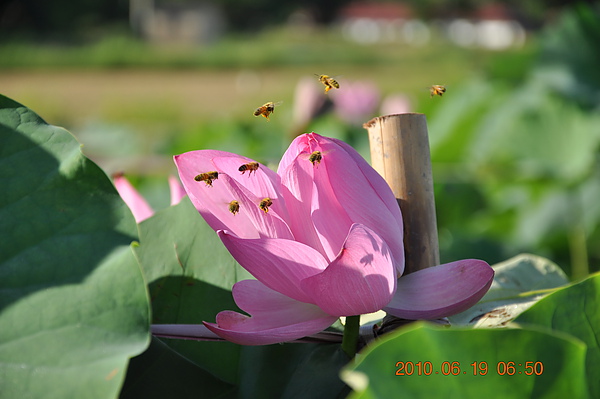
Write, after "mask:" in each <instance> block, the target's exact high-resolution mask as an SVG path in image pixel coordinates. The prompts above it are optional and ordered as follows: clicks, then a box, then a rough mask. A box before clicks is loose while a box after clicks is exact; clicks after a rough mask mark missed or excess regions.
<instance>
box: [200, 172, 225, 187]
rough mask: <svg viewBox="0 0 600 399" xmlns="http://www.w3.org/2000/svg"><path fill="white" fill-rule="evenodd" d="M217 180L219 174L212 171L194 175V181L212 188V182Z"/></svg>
mask: <svg viewBox="0 0 600 399" xmlns="http://www.w3.org/2000/svg"><path fill="white" fill-rule="evenodd" d="M218 178H219V172H216V171H213V172H206V173H200V174H199V175H196V177H194V180H196V181H203V182H205V183H206V185H207V186H210V187H212V182H213V180H217V179H218Z"/></svg>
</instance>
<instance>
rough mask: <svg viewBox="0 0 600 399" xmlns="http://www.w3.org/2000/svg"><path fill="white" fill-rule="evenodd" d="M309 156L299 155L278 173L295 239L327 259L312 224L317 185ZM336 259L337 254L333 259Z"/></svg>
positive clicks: (305, 154)
mask: <svg viewBox="0 0 600 399" xmlns="http://www.w3.org/2000/svg"><path fill="white" fill-rule="evenodd" d="M307 154H308V155H307ZM309 156H310V152H308V153H302V154H300V155H298V156H297V157H296V159H294V160H293V162H292V163H291V164H289V165H288V166H286V167H283V168H281V167H280V169H279V171H278V173H279V174H281V181H282V184H283V185H284V186H285V188H287V189H282V193H283V195H284V197H285V200H286V203H287V204H288V212H289V217H290V218H289V224H290V227H291V229H292V231H293V232H294V239H295V240H296V241H299V242H301V243H304V244H306V245H308V246H310V247H312V248H314V249H316V250H317V251H319V252H320V253H321V254H323V256H326V257H327V256H328V254H327V253H326V252H325V250H324V248H323V246H322V245H321V239H320V237H319V235H318V234H317V231H316V230H315V226H314V224H313V222H312V206H311V203H312V199H313V195H314V189H315V185H314V182H313V173H314V171H313V169H314V166H313V165H312V164H311V163H310V161H309V160H308V157H309ZM298 157H302V159H298ZM345 230H347V229H344V231H345ZM338 250H339V248H338ZM334 257H335V254H333V256H332V258H331V259H333V258H334Z"/></svg>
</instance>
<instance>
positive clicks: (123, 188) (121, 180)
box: [114, 175, 154, 223]
mask: <svg viewBox="0 0 600 399" xmlns="http://www.w3.org/2000/svg"><path fill="white" fill-rule="evenodd" d="M114 184H115V188H116V189H117V191H118V192H119V195H120V196H121V198H123V201H125V203H126V204H127V206H128V207H129V209H130V210H131V213H133V217H134V218H135V221H136V222H137V223H140V222H142V221H143V220H146V219H148V218H149V217H150V216H152V215H154V211H153V210H152V208H151V207H150V205H148V202H146V200H145V199H144V197H142V196H141V195H140V193H139V192H138V191H137V190H136V189H135V188H134V187H133V186H132V185H131V183H129V180H127V179H126V178H125V177H124V176H122V175H117V176H115V177H114Z"/></svg>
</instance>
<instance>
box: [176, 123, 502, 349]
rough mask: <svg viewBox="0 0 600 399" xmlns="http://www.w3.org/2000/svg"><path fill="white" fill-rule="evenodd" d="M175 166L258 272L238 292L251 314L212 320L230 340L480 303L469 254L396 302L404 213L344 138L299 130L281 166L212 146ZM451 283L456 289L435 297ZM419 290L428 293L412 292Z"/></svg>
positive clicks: (482, 270)
mask: <svg viewBox="0 0 600 399" xmlns="http://www.w3.org/2000/svg"><path fill="white" fill-rule="evenodd" d="M175 163H176V165H177V168H178V170H179V176H180V178H181V181H182V183H183V186H184V188H185V190H186V192H187V193H188V195H189V197H190V199H191V201H192V203H193V204H194V205H195V207H196V208H197V209H198V211H199V212H200V214H201V215H202V216H203V217H204V219H205V220H206V222H207V223H208V224H209V225H210V226H211V227H212V228H213V229H214V230H215V231H216V232H217V234H218V235H219V237H220V238H221V240H222V241H223V243H224V244H225V246H226V247H227V249H228V250H229V251H230V252H231V254H232V255H233V257H234V258H235V259H236V260H237V261H238V262H239V263H240V265H242V266H243V267H244V268H245V269H246V270H248V271H249V272H250V273H251V274H252V275H253V276H254V277H256V280H244V281H240V282H238V283H236V284H235V285H234V286H233V289H232V292H233V297H234V299H235V302H236V303H237V305H238V306H239V307H240V309H242V310H243V311H245V312H247V313H248V314H250V315H251V317H249V316H246V315H243V314H240V313H237V312H233V311H223V312H221V313H219V314H218V315H217V318H216V324H214V323H207V322H204V324H205V325H206V327H208V328H209V329H210V330H211V331H213V332H214V333H215V334H217V335H219V336H220V337H222V338H224V339H227V340H229V341H232V342H236V343H240V344H245V345H266V344H272V343H277V342H284V341H290V340H294V339H298V338H301V337H304V336H307V335H310V334H314V333H317V332H319V331H322V330H323V329H325V328H327V327H329V326H330V325H331V324H332V323H333V322H334V321H335V320H336V319H337V318H339V317H340V316H353V315H360V314H364V313H370V312H375V311H377V310H380V309H382V308H384V307H385V306H386V305H389V311H390V312H391V313H395V312H396V311H397V312H398V313H400V314H404V313H410V312H412V313H410V315H411V317H415V318H418V317H421V315H425V316H429V315H433V317H438V314H439V313H443V314H444V316H446V315H449V314H450V313H448V312H452V311H453V312H454V313H457V312H459V311H461V310H464V309H466V308H468V307H470V306H471V305H472V304H474V303H476V302H477V301H478V300H479V299H480V298H481V296H483V294H484V293H485V291H487V288H489V285H490V284H491V277H492V276H493V271H491V268H490V267H489V266H488V265H487V264H486V263H485V262H482V261H475V260H472V261H461V262H456V265H455V264H448V265H443V266H438V267H435V268H430V269H427V270H425V271H424V272H425V273H423V277H419V276H418V275H419V274H420V273H421V272H417V273H413V274H412V275H410V276H409V277H410V278H407V277H405V278H403V279H407V281H409V282H410V284H402V285H403V290H404V291H406V293H405V294H401V295H400V296H398V299H396V297H395V294H396V287H397V276H399V275H401V274H402V272H403V270H404V248H403V242H402V235H403V232H402V216H401V214H400V209H399V207H398V204H397V202H396V199H395V198H394V195H393V193H392V191H391V189H390V188H389V186H388V185H387V183H386V182H385V180H383V178H382V177H381V176H380V175H379V174H378V173H377V172H376V171H375V170H374V169H373V168H372V167H371V166H370V165H369V164H368V163H367V162H366V161H365V160H364V159H363V158H362V157H361V156H360V155H359V154H358V153H357V152H356V151H355V150H354V149H353V148H352V147H350V146H348V145H347V144H345V143H343V142H341V141H339V140H336V139H331V138H326V137H322V136H320V135H318V134H315V133H310V134H303V135H301V136H298V137H297V138H296V139H295V140H294V141H293V142H292V144H291V145H290V147H289V149H288V150H287V151H286V153H285V154H284V156H283V158H282V160H281V162H280V164H279V168H278V171H277V173H275V172H273V171H272V170H270V169H268V168H267V167H265V166H263V165H260V164H258V165H259V166H258V168H257V169H256V167H254V166H255V165H256V164H254V161H253V160H251V159H248V158H245V157H242V156H239V155H236V154H232V153H228V152H223V151H215V150H202V151H192V152H188V153H185V154H181V155H177V156H175ZM248 164H251V165H254V166H253V167H242V168H240V167H241V166H242V165H248ZM240 170H241V171H240ZM242 172H243V173H242ZM246 172H248V173H246ZM415 276H416V277H415ZM403 279H400V282H402V280H403ZM453 284H460V287H457V289H456V290H452V289H445V290H443V294H444V295H447V296H446V297H444V298H441V297H440V296H439V295H437V291H438V290H440V287H446V286H449V287H452V285H453ZM405 285H406V286H408V287H404V286H405ZM420 288H423V289H426V291H425V292H423V293H421V292H419V293H415V291H418V290H419V289H420ZM459 289H460V292H459ZM482 291H483V292H482ZM430 296H433V298H434V299H430V298H429V297H430ZM415 298H417V299H415ZM465 306H466V307H465Z"/></svg>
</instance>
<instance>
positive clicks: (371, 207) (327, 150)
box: [315, 137, 404, 274]
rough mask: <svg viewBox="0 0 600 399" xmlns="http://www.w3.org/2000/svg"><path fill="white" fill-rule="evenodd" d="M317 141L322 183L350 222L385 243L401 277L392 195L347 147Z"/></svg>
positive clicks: (396, 213)
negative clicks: (319, 148)
mask: <svg viewBox="0 0 600 399" xmlns="http://www.w3.org/2000/svg"><path fill="white" fill-rule="evenodd" d="M318 140H319V143H320V145H321V148H322V152H323V154H324V155H323V160H322V161H321V163H322V164H325V166H326V168H327V169H326V173H327V177H326V178H325V179H323V182H328V183H329V184H330V185H331V191H332V192H333V193H335V196H336V198H337V201H338V202H339V203H340V204H341V206H342V207H343V209H344V210H345V212H346V213H347V215H348V217H349V218H350V219H351V220H352V221H353V222H354V223H361V224H364V225H365V226H367V227H370V228H371V229H373V230H375V231H376V232H377V234H379V235H380V236H381V237H382V238H383V239H384V240H385V242H386V243H387V244H388V246H389V247H390V250H391V251H392V254H393V257H394V262H395V265H396V268H397V270H398V273H400V274H401V273H402V272H403V271H404V244H403V222H402V214H401V213H400V207H399V206H398V202H397V200H396V198H395V196H394V193H393V192H392V190H391V189H390V187H389V186H388V184H387V183H386V181H385V180H384V179H383V178H382V177H381V176H380V175H379V173H377V171H375V169H373V168H372V167H371V166H370V165H369V164H368V163H367V161H365V160H364V159H363V158H362V157H361V156H360V154H358V153H357V152H356V150H354V149H353V148H352V147H350V146H349V145H348V144H346V143H344V142H342V141H339V140H336V139H328V138H323V137H319V138H318ZM317 184H318V182H317ZM320 188H321V186H319V189H320ZM315 223H316V221H315Z"/></svg>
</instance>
